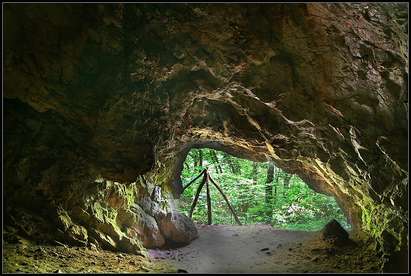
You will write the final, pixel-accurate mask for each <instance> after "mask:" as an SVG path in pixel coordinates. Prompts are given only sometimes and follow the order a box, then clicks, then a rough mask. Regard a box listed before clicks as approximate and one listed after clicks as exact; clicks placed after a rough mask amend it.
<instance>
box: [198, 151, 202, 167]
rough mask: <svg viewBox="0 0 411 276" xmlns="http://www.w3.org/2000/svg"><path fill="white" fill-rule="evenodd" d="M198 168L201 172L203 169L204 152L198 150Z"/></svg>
mask: <svg viewBox="0 0 411 276" xmlns="http://www.w3.org/2000/svg"><path fill="white" fill-rule="evenodd" d="M198 166H199V167H200V170H202V169H203V151H202V150H201V149H199V150H198Z"/></svg>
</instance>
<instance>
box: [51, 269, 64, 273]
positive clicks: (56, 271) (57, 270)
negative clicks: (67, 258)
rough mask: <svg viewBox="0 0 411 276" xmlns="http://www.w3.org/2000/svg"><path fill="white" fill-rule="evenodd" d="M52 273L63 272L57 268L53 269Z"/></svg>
mask: <svg viewBox="0 0 411 276" xmlns="http://www.w3.org/2000/svg"><path fill="white" fill-rule="evenodd" d="M53 273H63V271H61V270H60V269H57V270H55V271H53Z"/></svg>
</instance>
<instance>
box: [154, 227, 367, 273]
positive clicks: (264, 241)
mask: <svg viewBox="0 0 411 276" xmlns="http://www.w3.org/2000/svg"><path fill="white" fill-rule="evenodd" d="M197 229H198V232H199V238H198V239H196V240H194V241H193V242H192V243H191V244H190V245H188V246H185V247H182V248H178V249H171V250H158V249H155V250H149V255H150V257H151V258H152V259H153V260H155V261H158V262H163V261H164V262H168V263H170V264H172V265H175V266H176V267H177V268H179V269H183V270H185V271H187V272H189V273H236V272H237V273H241V272H242V273H247V272H249V273H252V272H254V273H258V272H260V273H263V272H271V273H272V272H342V271H345V272H347V271H348V272H350V271H352V272H354V271H357V272H365V271H375V268H374V267H372V268H370V264H372V263H373V259H372V258H371V259H367V258H365V257H364V256H359V255H357V254H355V253H353V252H354V251H358V249H359V248H357V247H354V248H353V247H347V248H344V249H337V250H336V249H333V248H331V249H329V248H327V246H326V245H325V243H322V242H319V239H318V232H302V231H284V230H275V229H273V228H272V227H271V226H269V225H247V226H233V225H212V226H208V225H197ZM360 255H361V254H360ZM364 262H365V263H364ZM345 263H346V264H347V265H345Z"/></svg>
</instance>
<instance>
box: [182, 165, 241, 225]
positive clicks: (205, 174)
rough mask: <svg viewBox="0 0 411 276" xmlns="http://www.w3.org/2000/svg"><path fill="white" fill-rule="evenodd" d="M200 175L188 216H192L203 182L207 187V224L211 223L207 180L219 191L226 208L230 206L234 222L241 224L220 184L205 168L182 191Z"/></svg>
mask: <svg viewBox="0 0 411 276" xmlns="http://www.w3.org/2000/svg"><path fill="white" fill-rule="evenodd" d="M200 176H203V179H202V180H201V183H200V185H199V186H198V189H197V191H196V195H195V197H194V201H193V204H192V205H191V209H190V218H191V217H192V216H193V212H194V208H195V207H196V205H197V201H198V197H199V196H200V192H201V189H202V188H203V187H204V184H205V185H206V189H207V216H208V225H211V224H212V223H213V219H212V210H211V196H210V187H209V182H211V183H213V184H214V186H215V187H216V188H217V190H218V191H219V192H220V193H221V195H222V196H223V198H224V200H225V202H226V203H227V205H228V208H230V211H231V213H232V214H233V216H234V218H235V220H236V222H237V223H238V224H239V225H241V222H240V220H239V219H238V217H237V215H236V213H235V211H234V209H233V207H232V206H231V204H230V202H229V201H228V198H227V196H226V195H225V194H224V192H223V190H222V189H221V187H220V185H218V184H217V183H216V182H215V181H214V179H213V178H212V177H211V175H210V174H209V173H208V171H207V169H204V170H203V171H202V172H201V173H200V174H199V175H198V176H196V177H195V178H194V179H193V180H191V181H190V182H189V183H188V184H187V185H186V186H185V187H184V188H183V191H182V192H184V190H185V189H187V188H188V186H190V185H191V184H193V183H194V181H196V180H197V179H199V178H200Z"/></svg>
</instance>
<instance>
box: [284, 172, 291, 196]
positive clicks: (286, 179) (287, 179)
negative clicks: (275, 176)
mask: <svg viewBox="0 0 411 276" xmlns="http://www.w3.org/2000/svg"><path fill="white" fill-rule="evenodd" d="M292 176H293V175H292V174H288V173H286V174H285V176H284V183H283V196H285V191H286V190H287V189H288V188H290V180H291V177H292Z"/></svg>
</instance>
